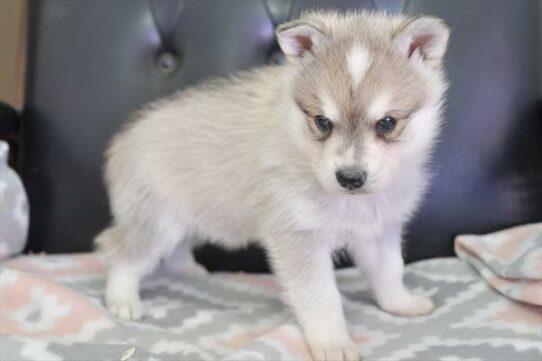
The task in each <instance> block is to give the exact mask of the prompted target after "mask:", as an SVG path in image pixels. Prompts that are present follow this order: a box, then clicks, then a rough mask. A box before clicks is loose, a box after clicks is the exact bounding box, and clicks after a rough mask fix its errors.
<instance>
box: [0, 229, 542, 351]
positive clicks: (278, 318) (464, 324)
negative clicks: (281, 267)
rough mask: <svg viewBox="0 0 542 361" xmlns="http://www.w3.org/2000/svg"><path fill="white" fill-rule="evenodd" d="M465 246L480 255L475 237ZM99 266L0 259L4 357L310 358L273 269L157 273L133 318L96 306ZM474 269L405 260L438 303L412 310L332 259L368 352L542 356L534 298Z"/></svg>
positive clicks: (92, 259) (411, 276)
mask: <svg viewBox="0 0 542 361" xmlns="http://www.w3.org/2000/svg"><path fill="white" fill-rule="evenodd" d="M470 240H471V241H472V238H470ZM471 248H472V247H471ZM460 252H461V251H460ZM465 253H468V254H469V257H470V258H476V259H478V261H479V262H482V261H480V258H477V257H476V252H472V249H471V251H470V252H467V251H465ZM462 255H463V256H464V255H465V254H462ZM464 258H465V259H466V258H468V257H464ZM492 262H493V263H491V262H489V263H490V264H493V265H495V263H494V262H496V261H492ZM482 263H483V262H482ZM104 271H105V267H104V263H103V261H102V260H101V259H100V258H99V257H98V256H96V255H94V254H78V255H59V256H57V255H55V256H51V255H48V256H39V255H33V256H23V257H19V258H16V259H14V260H11V261H8V262H4V263H3V264H2V267H1V273H0V295H1V298H0V301H1V307H0V333H1V336H0V337H1V349H0V359H1V360H40V361H43V360H89V361H90V360H92V361H95V360H122V361H126V360H247V361H248V360H250V361H254V360H305V359H310V354H309V351H308V348H307V346H306V345H305V343H304V341H303V337H302V335H301V332H300V330H299V328H298V327H297V326H296V323H295V322H294V320H293V317H292V315H291V314H290V313H289V311H288V310H287V309H286V308H285V307H284V306H283V305H282V303H281V301H280V288H279V286H278V284H277V283H276V282H275V280H274V278H273V276H271V275H252V274H243V273H235V274H232V273H215V274H212V275H210V276H183V277H179V276H175V277H173V276H171V275H167V274H161V273H156V274H154V275H152V276H150V277H149V278H147V279H146V280H145V281H144V283H143V291H142V297H143V300H144V303H145V307H146V315H145V318H144V320H143V321H140V322H129V321H120V320H117V319H114V318H112V317H111V316H110V315H109V314H108V312H107V311H106V310H105V308H104V306H103V299H102V298H103V289H104ZM479 272H480V270H478V269H477V268H476V266H474V267H473V266H471V265H470V264H469V263H468V262H467V261H465V260H462V259H457V258H441V259H433V260H426V261H421V262H417V263H414V264H411V265H409V266H408V267H407V271H406V276H405V277H406V283H407V285H408V286H409V287H410V288H412V289H414V290H415V291H417V292H420V293H423V294H426V295H429V296H431V298H432V299H433V300H434V301H435V303H436V304H437V309H436V310H435V311H434V312H433V313H432V314H430V315H428V316H423V317H419V318H412V319H408V318H401V317H395V316H392V315H389V314H387V313H385V312H383V311H381V310H380V309H379V308H378V307H377V306H376V305H375V304H374V302H373V301H372V297H371V295H370V292H369V290H368V289H367V284H366V283H365V282H364V280H363V278H362V277H361V276H360V275H359V274H358V273H357V272H356V270H354V269H342V270H338V271H337V272H336V276H337V282H338V285H339V288H340V290H341V293H342V295H343V300H344V305H345V312H346V315H347V320H348V322H349V327H350V331H351V334H352V335H353V337H354V339H355V340H356V342H357V343H358V344H359V347H360V350H361V353H362V355H364V360H367V361H369V360H402V361H407V360H450V361H451V360H466V359H469V360H537V361H539V360H541V359H542V307H540V306H537V305H533V304H529V303H527V302H523V301H521V302H518V301H515V300H512V299H511V298H510V297H506V296H505V295H504V294H505V292H502V291H499V290H496V289H495V288H494V285H493V286H492V285H491V284H488V283H487V282H486V281H485V280H484V278H483V277H480V275H479ZM509 279H510V277H509ZM538 292H539V296H540V295H541V294H542V288H538Z"/></svg>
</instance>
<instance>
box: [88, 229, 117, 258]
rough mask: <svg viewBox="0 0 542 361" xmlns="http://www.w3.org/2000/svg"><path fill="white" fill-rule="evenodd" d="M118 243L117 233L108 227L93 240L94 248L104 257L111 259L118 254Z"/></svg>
mask: <svg viewBox="0 0 542 361" xmlns="http://www.w3.org/2000/svg"><path fill="white" fill-rule="evenodd" d="M120 241H121V239H120V237H119V232H118V231H117V229H116V228H115V226H110V227H108V228H106V229H104V230H103V231H101V232H100V233H99V234H98V235H97V236H96V238H94V248H95V250H96V251H98V252H100V253H102V254H104V255H105V256H106V257H112V256H114V255H115V254H116V253H117V252H118V248H119V245H120Z"/></svg>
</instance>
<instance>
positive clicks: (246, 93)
mask: <svg viewBox="0 0 542 361" xmlns="http://www.w3.org/2000/svg"><path fill="white" fill-rule="evenodd" d="M311 16H315V15H311ZM321 16H322V23H324V24H327V26H328V27H327V29H333V30H334V31H339V30H340V29H341V21H342V20H340V18H339V16H338V15H333V14H331V15H329V14H323V15H321ZM348 16H350V17H348ZM348 16H347V17H345V19H347V20H348V19H350V20H352V19H353V20H355V21H351V25H349V26H357V24H362V25H363V24H369V25H371V24H372V25H371V26H370V29H371V31H372V30H373V29H374V31H375V32H377V33H382V34H388V35H386V36H385V37H383V39H390V38H391V36H390V35H389V34H390V33H393V32H394V31H396V25H397V24H398V23H399V22H400V21H401V20H400V19H401V18H393V19H390V20H387V19H388V18H386V17H385V16H383V15H369V14H357V15H348ZM356 16H357V17H358V18H355V17H356ZM360 17H366V19H363V18H360ZM351 18H352V19H351ZM345 21H346V20H345ZM405 21H406V20H405ZM364 26H365V25H364ZM288 29H289V30H286V31H289V33H288V34H289V35H291V34H296V33H301V34H307V33H308V34H309V35H312V34H313V33H312V31H313V30H312V29H307V28H302V29H297V30H296V29H295V27H294V28H291V27H288ZM410 30H412V29H410ZM414 30H415V29H414ZM424 30H426V29H425V28H424ZM347 33H348V34H350V31H348V32H347ZM409 36H411V34H410V33H409ZM279 39H280V37H279ZM282 46H283V48H285V50H286V51H291V52H292V54H294V53H296V52H297V51H298V50H299V49H297V48H295V46H296V45H295V44H293V45H292V43H290V42H289V40H285V38H284V37H283V38H282ZM390 46H391V45H390ZM433 46H434V48H435V49H437V48H438V49H440V45H438V46H439V47H437V44H433ZM354 49H355V48H354ZM351 55H352V59H353V60H356V62H355V64H356V65H353V66H352V68H351V70H353V71H352V76H353V81H354V83H356V82H358V81H361V76H360V74H362V73H363V71H362V68H363V67H362V66H361V65H360V64H362V62H360V61H358V60H360V59H361V52H358V51H357V50H356V51H354V52H352V54H351ZM363 56H365V54H364V55H363ZM369 56H370V55H369ZM369 56H367V58H368V57H369ZM399 56H400V54H399V53H398V54H397V57H399ZM317 57H318V54H316V55H315V59H317ZM354 58H355V59H354ZM311 61H312V60H311ZM314 61H317V60H314ZM405 64H406V60H405ZM301 66H305V65H302V64H295V63H291V64H286V65H283V66H278V67H266V68H262V69H260V70H255V71H252V72H248V73H244V74H240V75H238V76H237V77H235V78H231V79H229V80H218V81H215V82H213V83H211V85H209V84H205V85H202V86H199V87H196V88H193V89H190V90H187V91H183V92H179V93H178V94H175V95H173V96H171V97H168V98H165V99H163V100H160V101H158V102H155V103H153V104H151V105H150V106H148V107H147V108H146V109H145V110H143V111H141V112H140V113H139V114H138V116H137V119H136V120H135V121H134V122H133V123H131V124H130V125H128V126H127V127H126V128H125V129H124V130H123V131H122V132H121V133H119V134H118V135H117V136H116V137H115V138H114V139H113V141H112V142H111V145H110V147H109V150H108V153H107V163H106V182H107V187H108V191H109V196H110V201H111V209H112V214H113V216H114V218H113V222H112V225H111V227H110V228H108V229H106V230H105V231H103V232H102V233H101V234H100V235H99V236H98V237H97V239H96V242H97V243H98V244H99V245H100V246H101V249H102V250H103V252H104V253H105V254H106V256H107V257H108V259H109V263H110V268H109V274H108V281H107V289H106V303H107V306H108V308H109V310H110V311H111V312H112V313H113V314H115V315H117V316H119V317H122V318H128V319H138V318H140V317H141V316H142V312H143V310H142V305H141V300H140V298H139V281H140V279H141V278H142V277H143V276H144V275H145V274H146V273H148V272H150V271H151V270H152V269H153V268H154V267H155V266H156V265H157V264H158V262H159V261H160V259H161V258H164V257H166V258H167V257H168V256H169V260H168V262H167V266H168V268H169V269H171V270H174V271H178V272H184V271H188V272H196V273H204V269H202V268H201V267H199V266H198V265H197V264H196V263H195V261H194V259H193V257H192V256H191V254H190V249H191V246H192V245H193V244H194V243H188V242H189V241H191V242H192V240H194V239H200V240H203V239H207V240H211V241H216V242H219V243H220V244H222V245H223V246H225V247H229V248H231V247H243V246H244V245H246V243H247V242H248V240H257V241H259V242H260V244H261V245H262V246H264V247H265V248H266V249H267V251H268V254H269V259H270V261H271V263H272V266H273V269H274V272H275V273H276V276H277V277H278V279H279V280H280V282H281V283H282V286H283V288H284V292H285V293H284V299H285V302H286V303H287V304H288V305H289V306H290V307H292V309H293V312H294V314H295V316H296V318H297V319H298V321H299V324H300V326H301V327H302V329H303V331H304V333H305V336H306V338H307V341H308V343H309V345H310V347H311V350H312V352H313V355H314V356H315V358H317V359H329V360H331V359H333V360H357V359H358V358H359V356H358V355H359V354H358V351H357V348H356V346H355V344H354V343H353V341H352V340H351V338H350V336H349V335H348V331H347V327H346V321H345V319H344V316H343V312H342V305H341V297H340V294H339V292H338V290H337V287H336V284H335V279H334V273H333V264H332V259H331V254H332V252H333V251H334V250H337V249H338V248H340V247H344V246H346V247H347V248H348V249H349V250H350V251H351V253H352V254H353V256H354V259H355V261H356V263H357V264H358V265H359V267H360V269H363V270H364V271H365V273H366V274H367V277H368V279H369V282H370V284H371V285H372V287H373V290H374V294H375V298H376V301H377V302H378V304H379V305H380V306H381V307H382V308H383V309H385V310H388V311H390V312H393V313H396V314H399V315H407V316H412V315H418V314H424V313H427V312H430V311H431V309H432V308H433V305H432V303H431V301H430V300H428V299H427V298H424V297H422V296H415V295H412V294H411V293H410V292H409V291H408V290H407V289H406V288H405V287H404V285H403V281H402V274H403V260H402V258H401V229H402V226H403V224H404V223H405V222H406V221H408V220H409V219H410V217H411V216H412V214H413V212H414V211H415V209H416V208H417V205H418V203H419V201H420V199H421V195H422V193H423V191H424V189H425V186H426V183H427V174H426V171H425V163H426V161H427V159H428V155H429V152H430V149H431V147H432V144H433V142H434V139H435V136H436V134H437V130H438V123H439V122H438V120H439V114H440V106H441V101H442V99H441V98H442V94H443V92H444V89H445V83H444V80H443V75H441V74H440V73H438V72H435V71H433V70H431V71H428V72H427V73H426V74H425V73H424V75H423V76H424V77H425V78H426V81H427V82H428V83H431V84H433V85H432V86H433V88H432V93H431V94H435V95H434V99H433V98H432V99H428V101H427V104H426V106H425V107H424V108H422V109H421V110H419V111H418V113H417V114H414V115H413V116H412V119H410V120H409V122H411V123H412V124H417V125H412V126H411V127H410V128H409V129H408V130H405V132H406V135H405V138H404V140H403V143H398V144H397V145H395V146H392V145H386V144H384V143H382V142H381V141H379V140H378V139H376V137H375V136H374V135H373V134H372V133H371V132H372V130H371V131H369V133H368V134H367V135H366V136H365V137H364V138H363V139H362V138H360V139H359V141H357V142H354V143H355V144H354V145H355V147H351V148H347V149H345V151H344V157H345V159H346V158H347V159H348V162H359V164H362V165H364V166H365V167H366V168H367V169H369V172H370V173H373V174H374V175H373V176H372V177H373V178H371V180H370V181H368V183H367V190H366V191H365V192H362V193H359V194H349V193H348V192H345V191H344V189H341V187H340V186H338V185H337V182H336V180H335V179H334V177H335V176H334V172H335V169H336V166H337V164H336V163H337V162H336V158H334V157H336V152H337V149H338V148H340V142H341V139H339V137H336V138H333V137H332V138H330V140H329V141H328V142H327V143H320V142H317V141H315V140H314V137H312V136H310V135H309V134H308V131H309V130H308V127H307V121H310V119H309V120H307V119H306V117H305V115H304V114H303V113H302V112H301V111H300V109H299V107H298V106H297V105H296V102H295V101H294V95H295V94H294V90H293V86H294V81H293V79H294V78H295V76H296V74H298V67H301ZM405 66H408V65H405ZM412 71H418V70H416V68H414V67H413V68H412ZM420 72H423V71H421V70H420ZM311 76H316V77H318V76H319V74H312V75H311ZM344 86H348V87H349V86H350V84H344ZM327 91H333V89H321V93H320V94H321V95H320V97H321V99H320V100H321V102H322V108H323V111H324V112H325V114H326V116H328V117H329V118H330V119H332V120H333V119H335V120H339V118H340V117H341V116H342V115H343V114H341V109H339V106H340V105H339V104H337V103H336V102H333V101H332V100H331V97H330V95H329V94H327V93H325V92H327ZM348 101H350V99H348ZM390 102H391V99H389V98H386V96H385V95H381V96H378V97H377V98H376V101H375V102H373V104H372V108H374V109H372V108H371V112H373V113H374V115H379V114H381V113H383V112H385V111H386V110H388V109H387V108H388V107H390V106H391V104H390ZM370 129H372V128H370ZM419 132H423V134H419ZM354 149H355V150H354ZM396 179H397V181H395V180H396Z"/></svg>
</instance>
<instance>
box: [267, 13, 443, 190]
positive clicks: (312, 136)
mask: <svg viewBox="0 0 542 361" xmlns="http://www.w3.org/2000/svg"><path fill="white" fill-rule="evenodd" d="M448 36H449V30H448V28H447V26H446V25H445V24H444V23H443V22H442V21H441V20H440V19H437V18H432V17H420V18H416V19H411V18H405V17H391V16H387V15H384V14H370V13H354V14H347V15H339V14H336V13H311V14H307V15H305V16H303V17H302V18H300V19H299V20H296V21H293V22H290V23H286V24H284V25H281V26H279V28H278V29H277V39H278V42H279V45H280V47H281V48H282V50H283V52H284V53H285V54H286V56H287V58H288V61H289V66H290V67H291V70H292V71H291V73H290V74H291V78H290V91H291V99H292V100H293V101H292V104H295V105H293V106H292V108H293V109H292V111H291V112H290V113H291V114H290V118H291V119H290V121H291V122H293V123H294V124H295V125H296V126H295V127H294V129H296V131H295V132H294V133H295V137H296V141H297V142H298V143H299V144H300V145H301V148H302V149H303V151H304V152H305V153H306V154H307V155H308V159H309V162H310V166H311V168H312V169H313V170H314V172H315V174H316V176H317V178H318V180H319V181H320V183H321V184H322V185H323V186H324V188H326V189H327V190H329V191H332V192H346V193H370V192H376V191H379V190H382V189H384V188H386V187H387V186H389V185H390V183H391V182H392V180H393V179H394V178H395V177H400V174H401V172H400V171H399V170H400V169H403V170H406V171H407V172H408V167H413V168H414V167H418V168H419V167H420V166H421V165H422V164H423V163H424V162H425V159H426V158H427V155H428V153H429V152H430V148H431V145H432V143H433V142H434V138H435V137H436V135H437V132H438V128H439V124H438V123H439V116H440V114H439V113H440V108H441V103H442V98H443V94H444V91H445V89H446V82H445V79H444V73H443V70H442V65H441V64H442V58H443V56H444V53H445V50H446V45H447V41H448ZM397 181H399V182H400V180H397Z"/></svg>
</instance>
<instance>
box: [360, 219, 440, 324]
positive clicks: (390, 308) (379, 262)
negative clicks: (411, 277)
mask: <svg viewBox="0 0 542 361" xmlns="http://www.w3.org/2000/svg"><path fill="white" fill-rule="evenodd" d="M401 241H402V240H401V227H400V226H397V225H389V226H387V227H386V228H385V229H384V230H383V232H382V233H381V234H380V235H377V236H375V235H374V234H372V235H371V236H364V237H361V239H357V240H355V241H354V242H353V244H352V248H353V253H354V259H355V262H356V264H357V266H358V267H359V268H360V269H361V270H362V271H364V273H365V275H366V277H367V280H368V282H369V285H370V286H371V288H372V290H373V293H374V296H375V298H376V302H377V303H378V305H379V306H380V307H381V308H382V309H383V310H385V311H387V312H389V313H393V314H396V315H399V316H420V315H425V314H427V313H430V312H431V311H433V309H434V308H435V305H434V304H433V302H432V301H431V300H430V299H429V298H427V297H425V296H421V295H416V294H413V293H411V292H410V291H409V290H407V288H406V287H405V285H404V283H403V270H404V261H403V256H402V249H401Z"/></svg>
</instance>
